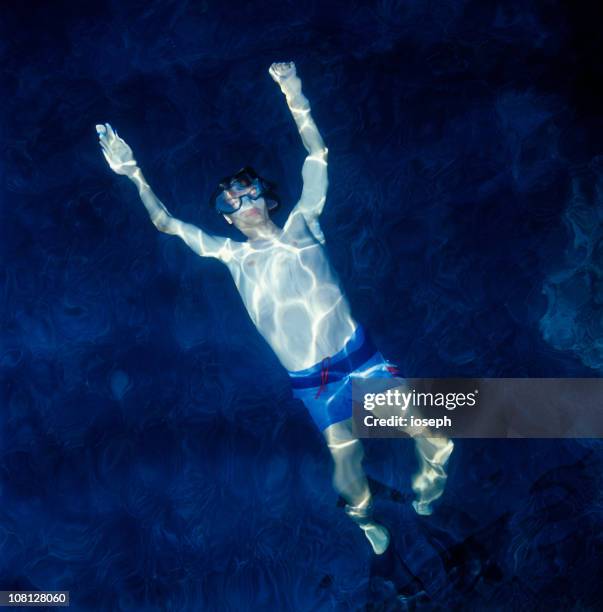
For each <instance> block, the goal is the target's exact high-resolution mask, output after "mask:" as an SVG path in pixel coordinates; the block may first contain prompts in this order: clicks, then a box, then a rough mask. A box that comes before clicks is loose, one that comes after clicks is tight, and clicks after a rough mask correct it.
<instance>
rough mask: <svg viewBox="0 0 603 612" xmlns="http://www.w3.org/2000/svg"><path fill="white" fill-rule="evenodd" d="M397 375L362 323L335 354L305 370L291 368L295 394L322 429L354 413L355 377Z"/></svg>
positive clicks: (290, 373)
mask: <svg viewBox="0 0 603 612" xmlns="http://www.w3.org/2000/svg"><path fill="white" fill-rule="evenodd" d="M397 375H398V372H397V368H396V366H395V365H393V364H392V363H390V362H389V361H387V360H386V359H385V358H384V357H383V355H382V354H381V353H380V352H379V351H378V350H377V349H376V348H375V346H374V345H373V343H372V342H371V340H370V338H369V337H368V335H367V334H366V332H365V331H364V329H363V328H362V327H361V326H360V325H359V326H358V327H357V328H356V331H355V332H354V334H353V335H352V337H351V338H350V339H349V340H348V342H347V343H346V345H345V346H344V347H343V348H342V349H341V350H340V351H339V352H338V353H336V354H335V355H331V356H330V357H326V358H325V359H323V360H322V361H321V362H320V363H317V364H316V365H314V366H311V367H309V368H307V369H305V370H298V371H296V372H289V376H290V378H291V386H292V388H293V396H294V397H296V398H298V399H300V400H302V401H303V402H304V404H305V405H306V408H307V409H308V410H309V411H310V415H311V416H312V419H313V420H314V422H315V423H316V425H317V427H318V428H319V429H320V430H321V431H323V430H324V429H326V428H327V427H329V425H332V424H333V423H339V422H340V421H345V420H346V419H349V418H350V417H351V416H352V380H353V379H354V378H365V379H366V378H377V377H390V378H391V377H395V376H397Z"/></svg>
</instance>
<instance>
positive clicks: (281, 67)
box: [268, 62, 301, 97]
mask: <svg viewBox="0 0 603 612" xmlns="http://www.w3.org/2000/svg"><path fill="white" fill-rule="evenodd" d="M268 72H269V73H270V76H271V77H272V78H273V79H274V80H275V81H276V82H277V83H278V84H279V86H280V88H281V90H282V92H283V93H284V94H285V95H286V96H287V97H289V96H295V95H296V94H298V93H299V92H300V91H301V81H300V80H299V78H298V76H297V73H296V71H295V64H294V63H293V62H275V63H274V64H272V66H270V68H269V69H268Z"/></svg>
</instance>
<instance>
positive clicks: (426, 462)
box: [373, 386, 454, 515]
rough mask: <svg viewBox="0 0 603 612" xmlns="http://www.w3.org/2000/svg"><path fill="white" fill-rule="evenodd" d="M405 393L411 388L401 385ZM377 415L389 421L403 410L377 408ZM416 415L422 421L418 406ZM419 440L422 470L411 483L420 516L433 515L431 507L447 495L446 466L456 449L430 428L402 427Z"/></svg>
mask: <svg viewBox="0 0 603 612" xmlns="http://www.w3.org/2000/svg"><path fill="white" fill-rule="evenodd" d="M398 389H399V390H400V391H401V392H407V391H408V388H407V387H405V386H400V387H398ZM373 414H374V415H375V416H377V417H380V418H382V417H384V418H387V417H389V416H392V415H399V414H400V409H399V408H397V407H395V406H376V407H375V409H374V411H373ZM412 414H413V416H415V417H417V418H422V416H423V415H422V414H421V411H420V410H419V409H418V408H417V407H413V409H412ZM398 429H399V430H400V431H403V432H405V433H406V434H407V435H409V436H410V437H411V438H414V441H415V453H416V455H417V459H418V460H419V470H418V471H417V472H416V473H415V474H414V475H413V477H412V480H411V484H412V490H413V491H414V492H415V495H416V499H415V501H413V502H412V506H413V508H414V509H415V511H416V512H417V514H422V515H429V514H431V513H432V512H433V509H432V507H431V504H432V503H433V502H434V501H436V500H437V499H439V498H440V497H441V496H442V494H443V493H444V488H445V486H446V479H447V474H446V465H447V463H448V459H449V458H450V455H451V454H452V450H453V449H454V443H453V442H452V440H450V439H449V438H446V437H445V436H441V437H440V436H437V437H436V436H433V435H431V432H430V430H429V428H427V427H399V428H398Z"/></svg>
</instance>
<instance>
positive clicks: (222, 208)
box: [213, 167, 267, 215]
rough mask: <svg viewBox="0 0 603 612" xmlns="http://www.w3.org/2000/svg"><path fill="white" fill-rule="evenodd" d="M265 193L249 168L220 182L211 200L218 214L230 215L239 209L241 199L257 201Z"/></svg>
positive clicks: (261, 182)
mask: <svg viewBox="0 0 603 612" xmlns="http://www.w3.org/2000/svg"><path fill="white" fill-rule="evenodd" d="M266 191H267V186H266V184H265V183H264V181H263V180H262V179H261V178H260V177H259V176H258V175H257V174H256V173H255V172H254V171H253V170H252V169H251V168H248V167H247V168H243V169H242V170H240V171H239V172H237V173H236V174H235V175H234V176H233V177H229V178H225V179H222V180H221V181H220V183H219V185H218V189H217V190H216V193H215V194H214V198H213V200H214V207H215V209H216V210H217V211H218V212H219V213H222V214H224V215H231V214H232V213H234V212H236V211H237V210H239V209H240V208H241V206H242V205H243V197H245V196H247V197H248V198H250V199H252V200H257V199H258V198H259V197H260V196H261V195H262V194H264V193H265V192H266Z"/></svg>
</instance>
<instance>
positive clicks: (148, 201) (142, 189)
mask: <svg viewBox="0 0 603 612" xmlns="http://www.w3.org/2000/svg"><path fill="white" fill-rule="evenodd" d="M96 131H97V133H98V136H99V141H100V145H101V149H102V150H103V155H104V156H105V159H106V160H107V163H108V164H109V166H110V167H111V170H113V172H115V173H116V174H121V175H123V176H127V177H128V178H129V179H130V180H131V181H132V182H133V183H134V184H135V185H136V187H137V189H138V193H139V195H140V199H141V200H142V202H143V204H144V205H145V208H146V209H147V212H148V213H149V216H150V217H151V221H152V222H153V225H155V227H156V228H157V229H158V230H159V231H160V232H164V233H166V234H173V235H174V236H179V237H180V238H182V240H184V242H185V243H186V244H187V245H188V246H189V247H190V248H191V249H192V250H193V251H195V253H197V254H198V255H201V256H204V257H216V258H217V259H220V260H222V261H224V262H228V261H229V260H230V259H231V257H232V245H231V244H230V243H231V241H230V239H228V238H223V237H221V236H212V235H211V234H208V233H206V232H204V231H202V230H201V229H199V228H198V227H197V226H195V225H192V224H191V223H184V222H183V221H180V220H179V219H175V218H174V217H172V215H170V213H169V211H168V210H167V208H166V207H165V206H164V204H163V202H161V200H160V199H159V198H158V197H157V196H156V195H155V194H154V193H153V190H152V189H151V188H150V187H149V184H148V183H147V181H146V179H145V178H144V176H143V174H142V172H141V170H140V168H139V167H138V165H137V164H136V160H135V159H134V155H133V153H132V149H131V148H130V147H129V145H128V144H127V143H126V141H125V140H124V139H123V138H120V137H119V136H118V135H117V132H115V131H114V130H113V128H112V127H111V126H110V125H109V124H108V123H105V124H104V125H97V126H96Z"/></svg>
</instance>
